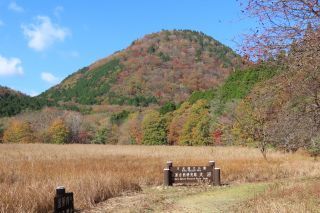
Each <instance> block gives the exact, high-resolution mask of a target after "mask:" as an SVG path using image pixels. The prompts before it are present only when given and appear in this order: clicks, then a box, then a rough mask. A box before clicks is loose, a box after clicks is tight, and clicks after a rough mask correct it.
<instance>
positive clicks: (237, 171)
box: [0, 144, 320, 212]
mask: <svg viewBox="0 0 320 213" xmlns="http://www.w3.org/2000/svg"><path fill="white" fill-rule="evenodd" d="M167 160H173V162H174V164H176V165H177V164H179V165H206V164H207V163H208V161H209V160H215V161H216V165H217V166H218V167H220V168H221V169H222V181H223V182H224V183H235V182H254V181H268V180H274V179H279V178H293V177H303V176H306V175H307V176H310V177H311V176H319V174H320V164H319V163H318V162H315V161H313V160H312V159H311V158H309V157H307V156H304V155H301V154H282V153H279V152H271V153H269V161H268V162H266V161H264V160H263V158H262V155H261V154H260V152H259V151H258V150H256V149H251V148H242V147H172V146H171V147H169V146H149V147H147V146H117V145H115V146H112V145H49V144H27V145H15V144H0V191H1V193H0V212H47V211H50V210H51V209H52V208H53V206H52V205H53V202H52V201H53V196H54V192H55V191H54V190H55V188H56V187H57V186H60V185H63V186H65V187H66V188H67V191H72V192H74V194H75V206H76V208H77V209H83V208H87V207H90V206H94V205H95V204H96V203H98V202H101V201H104V200H106V199H108V198H110V197H114V196H118V195H120V194H121V193H122V192H125V191H137V190H140V186H145V185H161V184H162V178H163V174H162V171H163V167H164V165H165V162H166V161H167Z"/></svg>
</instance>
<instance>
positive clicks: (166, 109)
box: [159, 102, 177, 115]
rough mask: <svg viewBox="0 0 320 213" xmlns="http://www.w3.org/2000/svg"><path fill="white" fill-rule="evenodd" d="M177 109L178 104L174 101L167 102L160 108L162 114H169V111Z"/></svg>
mask: <svg viewBox="0 0 320 213" xmlns="http://www.w3.org/2000/svg"><path fill="white" fill-rule="evenodd" d="M176 109H177V106H176V104H175V103H173V102H167V103H165V104H164V105H163V106H162V107H161V108H160V110H159V112H160V114H161V115H164V114H167V113H168V112H172V111H174V110H176Z"/></svg>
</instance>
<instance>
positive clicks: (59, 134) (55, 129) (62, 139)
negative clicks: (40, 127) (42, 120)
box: [48, 119, 69, 144]
mask: <svg viewBox="0 0 320 213" xmlns="http://www.w3.org/2000/svg"><path fill="white" fill-rule="evenodd" d="M48 132H49V136H50V142H51V143H55V144H63V143H67V142H68V138H69V129H68V127H67V126H66V124H65V122H64V121H63V120H62V119H56V120H55V121H53V122H52V124H51V126H50V127H49V130H48Z"/></svg>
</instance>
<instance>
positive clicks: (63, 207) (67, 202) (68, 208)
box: [53, 186, 74, 213]
mask: <svg viewBox="0 0 320 213" xmlns="http://www.w3.org/2000/svg"><path fill="white" fill-rule="evenodd" d="M53 206H54V210H53V212H54V213H62V212H63V213H73V212H74V203H73V193H72V192H68V193H66V189H65V187H64V186H59V187H57V188H56V195H55V197H54V205H53Z"/></svg>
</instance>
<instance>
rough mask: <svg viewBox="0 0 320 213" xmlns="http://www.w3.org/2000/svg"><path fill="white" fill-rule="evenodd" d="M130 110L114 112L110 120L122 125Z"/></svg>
mask: <svg viewBox="0 0 320 213" xmlns="http://www.w3.org/2000/svg"><path fill="white" fill-rule="evenodd" d="M129 114H130V112H128V111H127V110H123V111H122V112H119V113H115V114H112V115H111V117H110V121H111V123H112V124H116V125H120V124H121V123H122V122H123V121H124V120H125V119H127V118H128V116H129Z"/></svg>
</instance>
